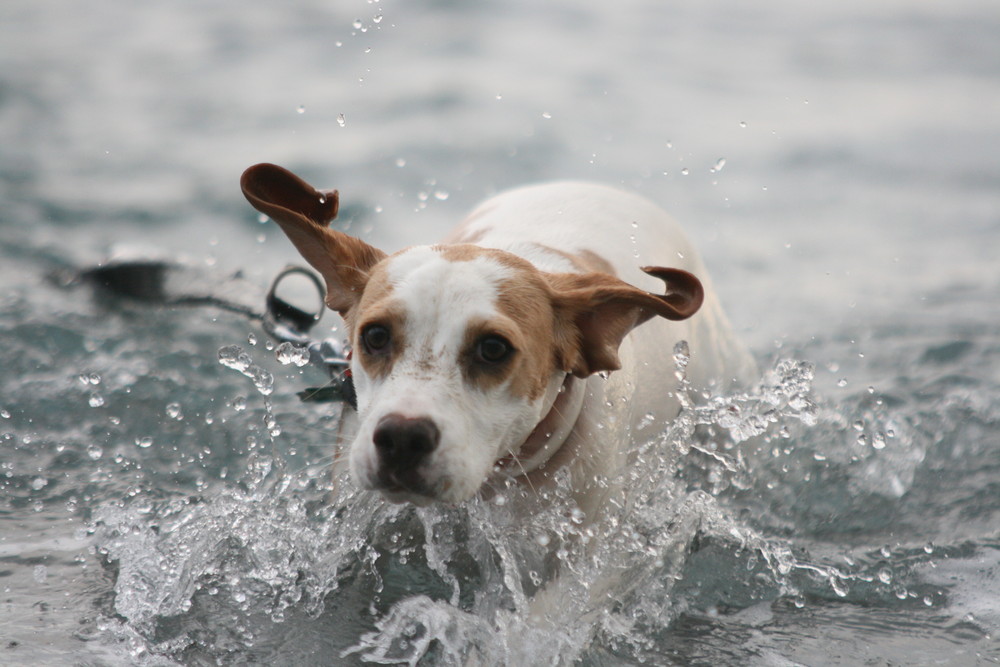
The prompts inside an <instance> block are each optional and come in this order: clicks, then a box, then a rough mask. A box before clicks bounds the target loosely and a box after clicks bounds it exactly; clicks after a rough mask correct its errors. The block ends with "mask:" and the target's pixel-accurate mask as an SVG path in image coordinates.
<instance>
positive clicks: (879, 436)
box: [872, 433, 885, 449]
mask: <svg viewBox="0 0 1000 667" xmlns="http://www.w3.org/2000/svg"><path fill="white" fill-rule="evenodd" d="M872 447H874V448H875V449H885V434H883V433H875V434H874V435H873V436H872Z"/></svg>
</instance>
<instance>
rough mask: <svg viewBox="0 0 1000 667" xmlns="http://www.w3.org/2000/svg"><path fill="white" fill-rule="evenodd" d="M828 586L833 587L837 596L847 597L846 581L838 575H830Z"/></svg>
mask: <svg viewBox="0 0 1000 667" xmlns="http://www.w3.org/2000/svg"><path fill="white" fill-rule="evenodd" d="M830 587H831V588H833V592H834V593H836V594H837V597H842V598H843V597H847V593H848V588H847V582H846V581H844V580H843V579H841V578H840V577H839V576H838V575H835V574H834V575H830Z"/></svg>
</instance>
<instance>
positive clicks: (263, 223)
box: [257, 213, 271, 225]
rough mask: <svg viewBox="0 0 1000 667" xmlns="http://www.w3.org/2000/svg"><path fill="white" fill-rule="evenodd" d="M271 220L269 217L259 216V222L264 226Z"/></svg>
mask: <svg viewBox="0 0 1000 667" xmlns="http://www.w3.org/2000/svg"><path fill="white" fill-rule="evenodd" d="M270 219H271V218H269V217H267V216H266V215H264V214H263V213H261V214H260V215H258V216H257V222H259V223H260V224H262V225H266V224H267V221H268V220H270Z"/></svg>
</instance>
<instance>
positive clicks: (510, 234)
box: [241, 164, 752, 514]
mask: <svg viewBox="0 0 1000 667" xmlns="http://www.w3.org/2000/svg"><path fill="white" fill-rule="evenodd" d="M241 186H242V189H243V193H244V195H245V196H246V198H247V199H248V200H249V202H250V203H251V204H252V205H253V206H254V207H255V208H256V209H257V210H259V211H261V212H262V213H265V214H266V215H268V216H270V217H271V218H272V219H273V220H274V221H275V222H277V223H278V224H279V225H280V226H281V229H282V230H283V231H284V233H285V234H286V235H287V236H288V238H289V239H290V240H291V241H292V243H293V244H294V245H295V247H296V248H297V249H298V251H299V252H300V253H301V255H302V256H303V257H304V258H305V260H306V261H307V262H309V264H311V265H312V266H313V268H315V269H316V270H317V271H318V272H319V273H320V274H321V276H322V277H323V279H324V280H325V282H326V289H327V296H326V303H327V305H328V306H329V307H330V308H331V309H333V310H335V311H337V312H338V313H339V314H340V316H341V317H342V318H343V320H344V323H345V325H346V331H347V334H348V336H349V341H350V344H351V346H352V349H353V359H352V363H351V370H352V373H353V377H354V383H355V388H356V391H357V406H358V420H359V421H358V428H357V433H356V436H355V437H354V440H353V443H352V444H351V446H350V459H349V460H350V470H351V474H352V477H353V479H354V480H355V482H356V483H357V484H358V485H360V486H361V487H363V488H366V489H374V490H377V491H379V492H380V493H381V494H382V495H383V496H384V497H385V498H387V499H388V500H390V501H393V502H412V503H414V504H417V505H426V504H429V503H432V502H435V501H437V502H444V503H451V504H455V503H461V502H463V501H465V500H468V499H469V498H471V497H473V496H474V495H476V494H477V493H479V492H480V491H482V490H484V489H489V488H490V486H491V484H493V482H495V481H496V480H498V479H504V478H506V479H510V478H514V479H516V480H518V481H520V482H523V483H526V484H530V485H531V486H532V487H533V488H539V487H541V486H544V485H545V484H546V483H547V482H548V481H549V480H551V478H552V477H553V475H554V474H555V473H556V472H557V471H559V470H561V469H565V470H566V471H567V473H568V477H569V484H570V486H571V488H572V492H573V496H574V498H575V500H576V502H577V504H578V505H579V507H580V508H581V509H582V510H583V511H584V512H586V513H588V514H593V513H595V512H596V511H597V510H598V509H599V508H600V507H601V505H602V504H603V503H604V502H605V501H606V499H607V497H608V496H609V494H610V493H611V492H612V491H611V488H612V485H609V484H608V480H609V479H612V478H614V477H615V476H616V473H617V472H618V471H620V470H621V469H622V466H624V465H625V464H626V462H627V451H628V445H629V443H630V441H631V438H632V437H633V435H634V433H635V431H636V430H637V429H641V428H642V427H644V426H646V427H648V425H650V424H657V423H658V424H663V423H664V422H665V421H667V420H670V419H673V418H674V417H675V416H676V415H677V412H678V410H679V404H678V401H677V398H676V397H675V396H674V395H673V393H672V390H673V389H674V388H675V386H676V382H677V381H676V378H675V374H674V361H673V354H672V353H673V349H674V346H675V344H676V343H678V342H679V341H682V340H683V341H687V342H688V344H689V349H690V363H689V366H688V378H689V379H690V380H691V381H692V383H694V384H695V385H702V386H708V385H711V384H713V383H714V384H717V385H725V384H727V383H728V382H729V381H730V380H732V379H734V378H740V377H746V376H747V374H748V373H749V372H750V369H751V368H752V361H751V360H750V358H749V356H748V355H747V353H746V351H745V350H744V348H743V347H742V346H740V345H739V344H738V342H737V341H736V340H735V338H734V336H733V335H732V332H731V329H730V326H729V324H728V322H727V321H726V319H725V317H724V316H723V314H722V311H721V309H720V307H719V304H718V301H717V300H716V298H715V296H714V294H713V292H712V291H711V289H710V287H709V283H708V281H707V279H706V276H705V272H704V268H703V266H702V264H701V262H700V260H699V259H698V257H697V255H696V253H695V252H694V249H693V248H692V247H691V245H690V244H689V242H688V241H687V239H686V238H685V236H684V234H683V233H682V231H681V229H680V228H679V226H678V225H677V224H676V223H675V222H674V221H673V220H671V219H670V218H669V217H668V216H667V215H666V213H664V212H663V211H662V210H661V209H659V208H658V207H656V206H655V205H654V204H652V203H650V202H648V201H647V200H645V199H642V198H641V197H638V196H635V195H632V194H628V193H625V192H621V191H618V190H615V189H612V188H608V187H604V186H600V185H593V184H587V183H574V182H564V183H551V184H543V185H535V186H529V187H523V188H520V189H516V190H512V191H509V192H506V193H503V194H500V195H498V196H495V197H493V198H491V199H489V200H488V201H486V202H484V203H483V204H481V205H480V206H479V207H477V208H476V209H475V210H474V211H473V212H472V213H471V214H470V215H469V216H468V217H467V218H466V219H465V220H464V221H463V222H462V223H461V224H460V225H459V226H458V227H457V228H456V229H455V230H454V231H453V232H452V233H451V234H450V235H449V236H448V237H447V238H446V239H445V241H444V242H443V243H441V244H439V245H428V246H416V247H410V248H406V249H404V250H401V251H399V252H396V253H393V254H387V253H385V252H383V251H381V250H379V249H377V248H374V247H372V246H370V245H368V244H367V243H365V242H363V241H361V240H359V239H357V238H354V237H351V236H348V235H346V234H344V233H342V232H339V231H337V230H334V229H331V228H330V226H329V224H330V222H331V221H332V220H333V219H334V218H335V217H336V215H337V209H338V204H339V198H338V193H337V192H336V191H335V190H316V189H315V188H313V187H312V186H310V185H309V184H307V183H306V182H304V181H303V180H301V179H300V178H298V177H297V176H295V175H294V174H292V173H291V172H289V171H287V170H285V169H283V168H281V167H278V166H276V165H271V164H259V165H256V166H253V167H251V168H249V169H248V170H247V171H246V172H244V174H243V177H242V180H241ZM643 260H648V262H649V265H646V262H644V261H643ZM660 264H667V265H669V266H661V265H660Z"/></svg>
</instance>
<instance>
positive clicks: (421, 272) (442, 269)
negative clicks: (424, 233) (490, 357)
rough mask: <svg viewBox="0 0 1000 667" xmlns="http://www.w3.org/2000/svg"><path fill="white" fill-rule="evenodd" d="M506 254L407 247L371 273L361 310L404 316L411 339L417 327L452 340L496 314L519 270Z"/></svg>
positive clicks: (469, 248) (471, 248)
mask: <svg viewBox="0 0 1000 667" xmlns="http://www.w3.org/2000/svg"><path fill="white" fill-rule="evenodd" d="M503 255H504V253H501V252H498V251H490V250H486V249H483V248H477V247H474V246H416V247H412V248H408V249H406V250H403V251H401V252H399V253H396V254H395V255H392V256H391V257H389V258H387V259H386V260H385V261H384V262H382V263H381V264H380V265H379V266H378V267H377V270H376V271H374V272H373V275H372V279H371V280H370V281H369V285H368V287H366V289H365V295H364V298H363V302H362V309H365V307H366V305H365V304H366V303H367V304H368V306H369V307H372V308H378V309H381V308H383V307H388V308H390V309H391V310H393V311H396V312H400V313H401V314H403V313H405V318H406V321H407V322H408V325H407V329H408V330H410V331H411V333H413V334H415V333H417V332H416V331H415V330H413V327H418V328H419V329H423V328H425V327H429V328H433V329H436V331H437V333H436V337H437V338H438V339H441V338H451V337H452V336H450V335H449V334H455V335H458V334H459V333H460V332H461V331H463V330H464V327H465V325H466V324H467V323H469V322H470V321H473V320H484V319H490V318H492V317H494V316H495V315H496V314H497V313H498V305H499V302H500V300H501V299H500V296H501V293H502V292H503V291H504V289H505V287H506V286H507V285H509V284H510V283H511V281H515V282H516V279H517V276H518V273H519V270H521V269H520V267H518V266H516V261H515V262H513V263H512V262H511V261H510V260H508V259H507V258H505V257H504V256H503ZM500 310H502V308H501V309H500Z"/></svg>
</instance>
